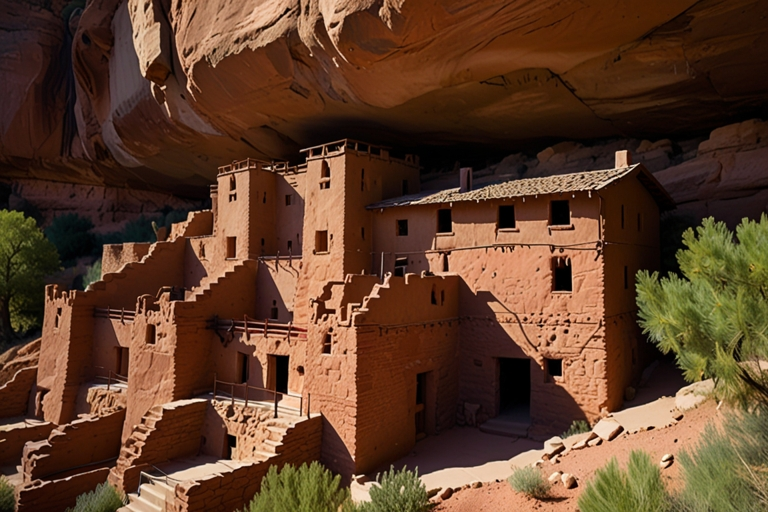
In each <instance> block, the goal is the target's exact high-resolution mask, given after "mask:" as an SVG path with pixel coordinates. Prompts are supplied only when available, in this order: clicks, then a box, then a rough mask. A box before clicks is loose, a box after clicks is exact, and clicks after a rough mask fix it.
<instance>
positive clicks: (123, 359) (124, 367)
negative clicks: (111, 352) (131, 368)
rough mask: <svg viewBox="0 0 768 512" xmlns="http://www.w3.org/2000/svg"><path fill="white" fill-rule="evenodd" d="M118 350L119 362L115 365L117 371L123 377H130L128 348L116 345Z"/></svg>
mask: <svg viewBox="0 0 768 512" xmlns="http://www.w3.org/2000/svg"><path fill="white" fill-rule="evenodd" d="M115 351H116V352H117V361H116V362H117V364H116V365H115V373H116V374H118V375H120V376H121V377H125V378H128V348H127V347H116V348H115Z"/></svg>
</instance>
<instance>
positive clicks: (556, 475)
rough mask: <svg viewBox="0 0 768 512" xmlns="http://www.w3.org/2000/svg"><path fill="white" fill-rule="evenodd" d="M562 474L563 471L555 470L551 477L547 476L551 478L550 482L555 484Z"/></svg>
mask: <svg viewBox="0 0 768 512" xmlns="http://www.w3.org/2000/svg"><path fill="white" fill-rule="evenodd" d="M562 474H563V473H562V472H561V471H555V472H554V473H552V474H551V475H549V478H547V480H549V483H551V484H553V485H554V484H556V483H557V482H558V481H559V480H560V476H561V475H562Z"/></svg>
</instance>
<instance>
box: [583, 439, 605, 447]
mask: <svg viewBox="0 0 768 512" xmlns="http://www.w3.org/2000/svg"><path fill="white" fill-rule="evenodd" d="M602 443H603V440H602V439H601V438H599V437H596V438H594V439H592V440H590V441H587V446H590V447H592V446H599V445H600V444H602Z"/></svg>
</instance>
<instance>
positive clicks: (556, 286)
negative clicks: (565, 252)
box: [552, 258, 573, 292]
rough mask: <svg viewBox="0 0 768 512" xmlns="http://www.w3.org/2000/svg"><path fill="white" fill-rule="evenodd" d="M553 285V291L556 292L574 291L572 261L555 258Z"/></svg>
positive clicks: (553, 262)
mask: <svg viewBox="0 0 768 512" xmlns="http://www.w3.org/2000/svg"><path fill="white" fill-rule="evenodd" d="M552 273H553V277H554V279H553V281H554V282H553V283H552V289H553V290H554V291H556V292H570V291H573V280H572V275H571V260H570V259H567V258H554V259H553V260H552Z"/></svg>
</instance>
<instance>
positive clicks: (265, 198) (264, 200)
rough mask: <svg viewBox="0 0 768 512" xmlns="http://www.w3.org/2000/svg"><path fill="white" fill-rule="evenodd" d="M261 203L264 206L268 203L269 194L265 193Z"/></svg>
mask: <svg viewBox="0 0 768 512" xmlns="http://www.w3.org/2000/svg"><path fill="white" fill-rule="evenodd" d="M261 202H262V203H264V204H266V203H267V193H266V192H264V199H262V200H261Z"/></svg>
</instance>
